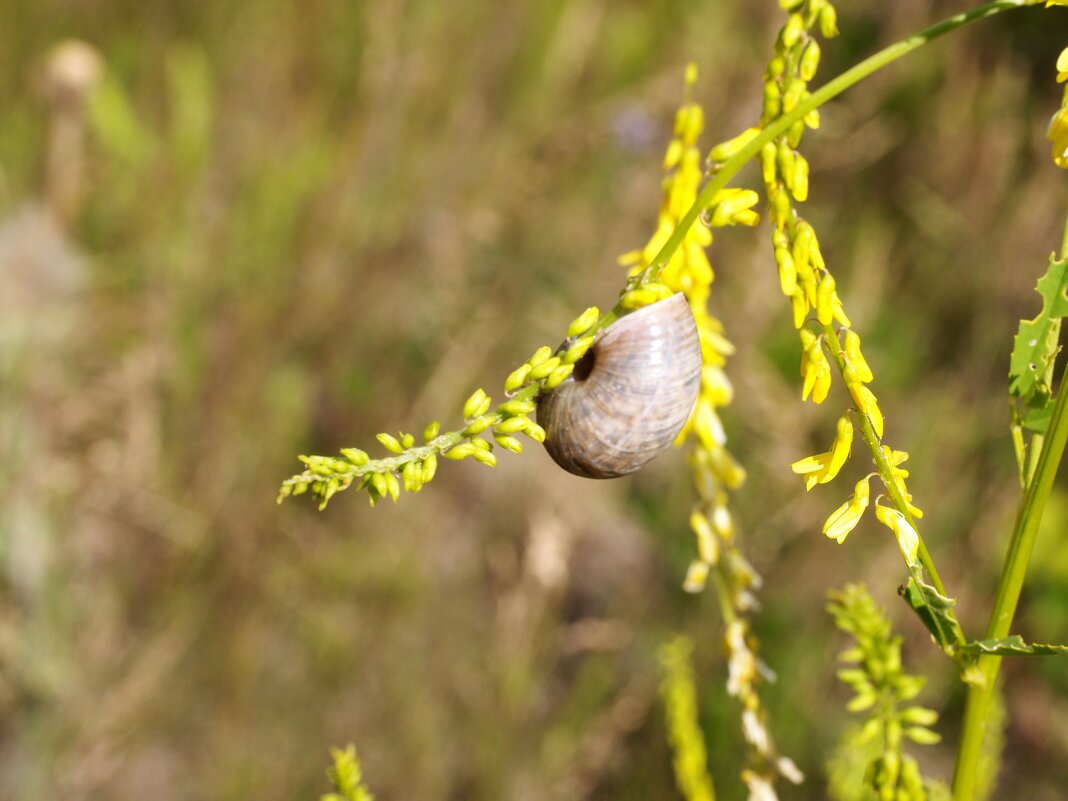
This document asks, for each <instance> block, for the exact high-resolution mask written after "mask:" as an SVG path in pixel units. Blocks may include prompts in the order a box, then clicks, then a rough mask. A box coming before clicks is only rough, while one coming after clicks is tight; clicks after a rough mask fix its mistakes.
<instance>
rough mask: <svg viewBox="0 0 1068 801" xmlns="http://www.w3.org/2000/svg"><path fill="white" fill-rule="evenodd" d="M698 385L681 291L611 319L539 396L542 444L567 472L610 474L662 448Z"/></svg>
mask: <svg viewBox="0 0 1068 801" xmlns="http://www.w3.org/2000/svg"><path fill="white" fill-rule="evenodd" d="M700 385H701V341H700V339H699V338H698V335H697V325H696V324H695V323H694V319H693V313H692V312H691V311H690V305H689V303H688V302H687V301H686V298H685V296H683V295H682V294H681V293H680V294H676V295H672V296H671V297H670V298H668V299H666V300H662V301H659V302H657V303H653V304H651V305H649V306H646V307H644V308H642V309H639V310H638V311H635V312H632V313H631V314H628V315H627V316H625V317H621V318H620V319H619V320H617V321H616V322H614V323H612V324H611V325H610V326H608V328H606V329H605V330H604V332H603V333H602V334H601V335H600V337H598V339H597V341H596V342H594V344H593V346H592V347H591V348H590V349H589V350H588V351H587V352H586V355H585V356H583V357H582V358H581V359H580V360H579V361H578V362H576V363H575V371H574V372H573V373H572V374H571V375H570V376H569V377H568V379H567V380H566V381H564V383H562V384H561V385H560V386H559V387H557V388H556V389H555V390H553V391H552V392H550V393H547V394H545V395H542V396H541V397H540V398H539V399H538V424H539V425H540V426H541V427H542V428H544V429H545V448H546V450H548V451H549V455H550V456H552V457H553V460H554V461H555V462H556V463H557V464H558V465H560V466H561V467H562V468H564V469H565V470H567V471H568V472H569V473H574V474H575V475H577V476H583V477H585V478H615V477H617V476H625V475H627V474H628V473H633V472H634V471H635V470H638V469H640V468H641V467H643V466H644V465H646V464H647V463H648V462H650V461H651V460H653V459H655V458H656V457H657V456H658V455H659V454H660V453H661V452H663V451H665V450H667V449H668V448H669V447H670V446H671V443H672V442H673V441H674V440H675V437H676V436H678V433H679V431H681V430H682V427H683V426H684V425H685V424H686V419H687V418H688V417H689V415H690V411H691V410H692V409H693V405H694V401H696V400H697V392H698V389H699V388H700Z"/></svg>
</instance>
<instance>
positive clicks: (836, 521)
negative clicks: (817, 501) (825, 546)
mask: <svg viewBox="0 0 1068 801" xmlns="http://www.w3.org/2000/svg"><path fill="white" fill-rule="evenodd" d="M868 478H869V477H868V476H865V477H864V478H862V479H861V480H860V481H858V482H857V485H856V487H854V488H853V497H852V498H850V499H849V500H848V501H846V502H845V503H843V504H842V505H841V506H839V507H838V508H837V509H836V510H835V511H834V513H833V514H832V515H831V516H830V517H828V518H827V522H826V523H824V524H823V533H824V534H826V535H827V536H828V537H830V538H831V539H832V540H838V542H839V543H843V542H845V538H846V537H847V536H849V532H851V531H852V530H853V529H855V528H856V527H857V523H859V522H860V518H861V517H862V516H863V515H864V510H865V509H867V508H868V499H869V497H870V490H869V487H868Z"/></svg>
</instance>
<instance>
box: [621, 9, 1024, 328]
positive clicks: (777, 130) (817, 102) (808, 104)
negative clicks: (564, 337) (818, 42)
mask: <svg viewBox="0 0 1068 801" xmlns="http://www.w3.org/2000/svg"><path fill="white" fill-rule="evenodd" d="M1025 3H1026V0H994V1H993V2H990V3H984V4H983V5H981V6H977V7H976V8H973V9H971V10H970V11H964V12H962V13H960V14H955V15H953V16H952V17H949V18H948V19H944V20H942V21H941V22H937V23H935V24H934V25H932V26H930V27H929V28H924V29H923V30H922V31H920V32H919V33H917V34H915V35H913V36H910V37H909V38H907V39H902V40H901V41H900V42H897V43H895V44H892V45H890V46H889V47H886V48H884V49H882V50H880V51H879V52H878V53H876V54H874V55H872V56H869V57H868V58H866V59H864V60H863V61H861V62H860V63H859V64H857V65H855V66H853V67H851V68H849V69H848V70H846V71H845V72H843V73H842V74H841V75H839V76H837V77H836V78H833V79H832V80H830V81H828V82H827V83H826V84H824V85H823V86H821V87H820V88H819V89H817V90H816V91H815V92H813V93H812V94H811V95H809V96H808V97H806V98H805V99H804V100H802V101H801V102H800V103H798V104H797V105H796V106H795V107H794V108H793V109H791V110H790V111H789V112H788V113H786V114H783V115H782V116H781V117H778V118H777V119H776V120H775V121H774V122H773V123H771V124H770V125H769V126H768V127H767V128H765V129H764V130H762V131H761V132H760V134H758V135H757V136H756V137H755V138H753V139H752V140H751V141H750V142H748V143H747V144H746V145H745V146H744V147H743V148H741V149H740V150H739V151H738V152H737V153H735V154H734V155H733V156H731V158H729V159H728V160H727V161H725V162H723V164H722V166H720V168H719V170H718V171H717V172H716V174H715V175H714V176H712V179H711V180H710V181H709V182H708V183H707V184H705V187H704V188H703V189H702V190H701V193H700V194H699V195H698V196H697V199H696V200H695V201H694V203H693V205H692V206H691V207H690V209H689V211H687V212H686V214H684V215H683V217H682V219H681V220H679V224H678V226H676V228H675V231H674V233H672V235H671V236H670V237H669V238H668V240H667V241H666V242H665V243H664V246H663V247H662V248H660V251H659V252H658V253H657V254H656V256H655V257H654V258H653V260H652V262H651V263H650V265H649V268H648V269H647V270H646V271H645V273H644V274H642V275H641V276H639V280H637V281H635V283H643V284H644V283H647V282H649V281H655V280H656V279H657V277H658V276H659V275H660V273H661V272H663V270H664V268H665V267H666V266H667V264H668V261H670V259H671V256H672V255H673V254H674V253H675V251H676V250H677V249H678V247H679V245H680V244H682V240H683V239H684V238H685V236H686V233H687V232H688V231H689V230H690V227H691V226H692V225H693V224H694V222H695V221H696V220H697V217H698V215H700V213H701V212H702V211H703V210H704V209H705V208H707V207H708V205H709V204H710V203H711V201H712V199H713V198H714V197H715V196H716V194H717V193H718V192H719V191H720V190H721V189H723V188H724V187H725V186H726V185H727V182H728V181H730V179H731V178H733V177H734V175H735V174H736V173H737V172H738V171H739V170H740V169H741V168H742V167H743V166H745V164H746V163H747V162H748V161H749V160H750V159H752V158H753V157H754V156H756V154H757V153H759V152H760V150H761V149H762V148H763V147H764V145H766V144H767V143H768V142H771V141H772V140H773V139H775V138H776V137H778V136H780V135H782V134H784V133H786V132H787V131H788V130H790V128H791V127H792V126H793V124H794V123H796V122H797V121H798V120H801V119H804V117H805V115H806V114H808V113H809V112H810V111H813V110H815V109H817V108H819V107H820V106H822V105H823V104H824V103H826V102H827V101H828V100H832V99H833V98H835V97H837V96H838V95H840V94H841V93H842V92H844V91H845V90H846V89H848V88H850V87H851V86H853V85H854V84H856V83H859V82H860V81H862V80H864V79H865V78H867V77H868V76H870V75H872V74H873V73H875V72H878V71H879V70H881V69H882V68H883V67H885V66H887V65H888V64H891V63H893V62H894V61H897V60H898V59H899V58H901V57H902V56H906V55H908V54H909V53H911V52H912V51H913V50H916V49H917V48H920V47H923V45H925V44H927V43H928V42H930V41H932V40H934V39H937V38H938V37H940V36H943V35H945V34H947V33H949V32H950V31H952V30H955V29H956V28H959V27H961V26H962V25H967V24H968V23H969V22H974V21H976V20H980V19H985V18H986V17H989V16H992V15H994V14H998V13H1000V12H1002V11H1005V10H1007V9H1010V8H1019V7H1021V6H1023V5H1025ZM613 311H615V310H613Z"/></svg>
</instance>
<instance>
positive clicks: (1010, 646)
mask: <svg viewBox="0 0 1068 801" xmlns="http://www.w3.org/2000/svg"><path fill="white" fill-rule="evenodd" d="M962 650H963V651H964V653H966V654H968V655H969V656H981V655H982V654H994V655H996V656H1049V655H1051V654H1068V645H1048V644H1045V643H1026V642H1024V640H1023V637H1021V636H1020V635H1019V634H1012V635H1010V636H1008V637H1004V638H1002V639H999V640H976V641H975V642H970V643H968V644H967V645H965V646H963V648H962Z"/></svg>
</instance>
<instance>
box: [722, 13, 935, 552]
mask: <svg viewBox="0 0 1068 801" xmlns="http://www.w3.org/2000/svg"><path fill="white" fill-rule="evenodd" d="M787 10H788V11H790V15H789V18H788V20H787V22H786V24H785V25H784V26H783V28H782V30H781V31H780V34H779V38H778V41H777V43H776V54H775V57H774V58H773V59H772V60H771V62H770V63H769V65H768V69H767V71H766V73H765V90H764V111H763V115H762V117H761V125H762V126H767V125H769V124H770V123H771V122H773V121H774V120H775V119H776V118H778V117H779V116H781V115H782V114H784V113H788V112H789V111H791V110H792V109H793V108H795V107H796V106H797V104H798V103H799V102H801V101H802V100H804V99H805V98H806V97H807V96H808V82H809V81H810V80H811V79H812V77H813V76H814V75H815V72H816V68H817V66H818V64H819V56H820V51H819V45H818V43H817V41H816V39H815V37H814V35H813V31H814V30H816V29H818V30H819V32H820V33H822V35H823V36H824V37H829V36H834V35H835V34H836V33H837V29H836V24H835V14H834V9H833V7H832V6H831V5H830V3H828V2H823V0H801V1H799V2H791V3H789V4H788V8H787ZM818 125H819V117H818V116H817V115H815V114H814V113H810V114H808V115H806V116H805V117H804V118H803V120H801V121H799V122H798V123H796V124H795V125H794V126H793V127H791V128H790V129H789V130H788V131H787V132H786V133H785V134H783V135H782V136H780V137H778V138H777V139H775V140H773V141H771V142H769V143H768V144H766V145H765V146H764V147H763V149H762V150H761V153H760V165H761V177H762V178H763V181H764V186H765V189H766V191H767V196H768V208H769V218H770V220H771V222H772V224H773V226H774V228H773V231H772V246H773V249H774V254H775V263H776V266H777V268H778V274H779V284H780V287H781V289H782V292H783V294H784V295H786V297H788V298H789V299H790V305H791V308H792V311H793V320H794V327H795V328H796V329H797V332H798V337H799V338H800V340H801V377H802V379H803V380H802V386H801V397H802V400H809V399H811V400H812V402H813V403H817V404H818V403H823V402H824V401H825V400H826V399H827V397H828V394H829V393H830V389H831V385H832V380H833V374H834V370H833V369H832V363H833V365H834V367H837V369H838V372H839V373H840V374H841V376H842V380H843V383H844V384H845V388H846V390H847V391H848V392H849V395H850V398H851V399H852V401H853V408H852V409H851V410H850V411H848V412H846V414H844V415H842V416H841V417H840V418H839V420H838V424H837V427H836V432H835V439H834V442H833V443H832V445H831V447H830V449H829V450H827V451H826V452H823V453H818V454H815V455H813V456H808V457H805V458H804V459H801V460H799V461H797V462H795V463H794V464H793V465H792V469H793V471H794V472H795V473H798V474H799V475H801V476H803V477H804V479H805V487H806V488H807V489H812V488H813V487H814V486H816V485H817V484H826V483H828V482H829V481H831V480H832V479H834V477H835V476H837V475H838V473H839V471H840V470H841V469H842V467H843V465H844V464H845V463H846V461H847V460H848V458H849V455H850V452H851V450H852V446H853V441H854V426H855V424H856V425H859V428H860V430H861V434H862V435H863V437H864V439H865V441H866V442H867V443H868V445H869V446H870V447H871V449H872V454H873V456H874V457H875V462H876V466H877V467H878V468H879V469H878V474H879V476H880V477H881V478H882V480H883V483H884V484H885V485H886V487H887V490H888V492H889V495H890V498H891V500H892V501H893V502H894V504H895V505H901V506H902V507H903V509H902V510H898V509H894V508H891V507H883V506H880V505H879V504H878V502H876V504H875V506H876V517H877V518H878V519H879V521H880V522H882V523H883V524H884V525H886V526H887V527H888V528H890V529H891V530H892V531H893V532H894V534H895V537H896V538H897V540H898V544H899V545H900V546H901V549H902V553H903V554H905V558H906V561H907V562H908V563H909V564H912V563H913V562H915V560H916V553H917V550H918V534H916V531H915V527H914V526H913V525H912V523H911V522H910V520H909V517H907V516H906V515H905V514H904V513H903V512H907V513H908V516H910V517H911V518H918V517H920V516H921V512H920V510H919V509H917V508H916V507H915V506H913V505H912V503H911V496H910V495H909V493H908V490H907V489H906V487H905V481H904V480H905V477H906V476H907V475H908V473H907V471H905V470H902V469H900V467H899V465H900V464H901V463H902V462H903V461H904V460H905V459H906V458H908V454H906V453H905V452H903V451H892V450H890V449H889V448H888V447H886V446H885V445H882V442H881V441H882V437H883V414H882V411H881V410H880V408H879V403H878V400H877V399H876V397H875V394H874V393H873V392H872V391H871V389H870V388H869V387H868V386H867V384H869V383H871V381H872V380H873V378H874V375H873V373H872V370H871V367H870V366H869V364H868V361H867V359H865V358H864V354H863V352H862V351H861V347H860V336H859V335H858V334H857V333H856V332H855V331H853V330H852V328H851V325H852V324H851V322H850V320H849V317H848V316H847V315H846V312H845V308H844V306H843V303H842V299H841V297H840V296H839V295H838V288H837V284H836V282H835V279H834V276H833V275H832V274H831V271H830V270H829V269H828V267H827V263H826V260H825V259H824V256H823V252H822V251H821V249H820V244H819V239H818V237H817V235H816V232H815V230H814V229H813V227H812V225H811V224H810V223H809V222H808V221H807V220H805V219H804V218H803V217H802V216H801V215H800V214H799V213H798V210H797V204H799V203H803V202H804V201H805V200H806V199H807V198H808V188H809V186H808V177H809V168H808V163H807V161H806V160H805V158H804V156H802V155H801V154H800V153H799V152H798V151H797V147H798V145H799V144H800V141H801V138H802V136H803V135H804V131H805V128H806V127H810V128H815V127H817V126H818ZM754 130H759V129H754ZM753 135H754V134H753V131H752V130H751V131H747V132H745V133H744V134H742V136H741V137H739V138H738V140H735V141H741V142H742V143H743V144H744V142H746V141H749V140H750V139H751V138H752V136H753ZM730 149H731V147H728V148H727V150H730ZM719 156H721V154H720V153H715V152H714V153H713V158H716V157H719ZM854 416H855V420H854ZM870 478H871V476H866V477H865V478H863V479H861V480H860V481H858V482H857V484H856V487H855V489H854V492H853V496H852V497H851V498H850V499H849V500H848V501H846V502H845V503H843V504H842V505H841V506H840V507H839V508H838V509H836V510H835V511H834V512H833V513H832V514H831V516H830V517H829V518H828V519H827V521H826V522H825V523H824V526H823V531H824V533H825V534H826V535H827V536H828V537H830V538H831V539H834V540H837V541H838V542H843V541H844V540H845V538H846V536H847V535H848V534H849V532H851V531H852V530H853V529H854V528H855V527H856V525H857V524H858V523H859V522H860V519H861V518H862V516H863V514H864V511H865V510H866V509H867V508H868V506H869V503H870V488H869V483H868V482H869V480H870ZM898 518H900V520H899V519H898ZM913 541H915V543H914V542H913Z"/></svg>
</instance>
